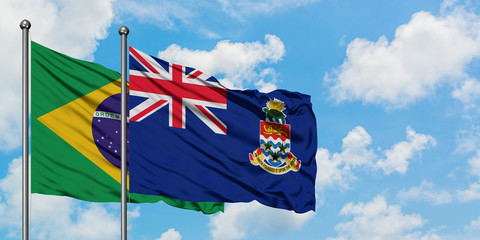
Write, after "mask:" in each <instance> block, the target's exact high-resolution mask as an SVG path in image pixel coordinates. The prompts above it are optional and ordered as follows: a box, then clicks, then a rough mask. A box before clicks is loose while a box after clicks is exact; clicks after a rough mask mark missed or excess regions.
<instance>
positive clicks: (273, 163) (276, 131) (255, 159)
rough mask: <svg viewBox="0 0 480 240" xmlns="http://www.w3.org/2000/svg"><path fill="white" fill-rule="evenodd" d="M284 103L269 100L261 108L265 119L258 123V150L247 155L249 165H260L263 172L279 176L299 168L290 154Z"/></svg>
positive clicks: (297, 162) (299, 163) (296, 161)
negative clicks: (264, 106) (265, 105)
mask: <svg viewBox="0 0 480 240" xmlns="http://www.w3.org/2000/svg"><path fill="white" fill-rule="evenodd" d="M283 110H285V103H284V102H282V101H280V100H278V99H276V98H275V99H274V100H272V99H270V100H269V101H268V102H267V107H266V108H263V111H264V112H265V115H266V118H265V121H260V148H258V149H257V150H255V151H253V153H250V154H249V158H250V163H252V164H253V165H255V166H258V165H260V167H261V168H263V169H264V170H265V171H267V172H269V173H272V174H276V175H281V174H285V173H287V172H289V171H290V170H293V171H295V172H296V171H298V170H299V169H300V166H301V162H300V160H298V159H297V158H296V157H295V156H294V155H293V154H292V153H291V152H290V149H291V142H290V131H291V127H290V125H289V124H286V120H285V118H286V117H287V116H286V115H285V114H284V113H283Z"/></svg>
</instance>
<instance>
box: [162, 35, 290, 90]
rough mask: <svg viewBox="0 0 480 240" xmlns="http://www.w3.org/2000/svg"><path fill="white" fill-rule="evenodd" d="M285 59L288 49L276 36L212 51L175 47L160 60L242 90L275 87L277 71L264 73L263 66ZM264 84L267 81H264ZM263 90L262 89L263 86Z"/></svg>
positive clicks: (225, 43) (220, 44) (222, 43)
mask: <svg viewBox="0 0 480 240" xmlns="http://www.w3.org/2000/svg"><path fill="white" fill-rule="evenodd" d="M284 55H285V46H284V44H283V42H282V40H280V38H278V37H277V36H275V35H265V43H264V44H262V43H260V42H247V43H232V42H230V41H228V40H225V41H220V42H218V43H217V45H216V46H215V48H214V49H212V50H211V51H202V50H191V49H188V48H182V47H180V46H179V45H176V44H172V45H170V46H169V47H168V48H167V49H165V50H164V51H160V52H159V53H158V57H159V58H162V59H165V60H166V61H171V62H175V63H178V64H182V65H185V66H191V67H194V68H196V69H199V70H201V71H203V72H205V73H208V74H210V75H213V76H215V77H217V79H219V77H220V76H223V77H224V79H219V80H220V81H221V82H222V83H225V85H230V86H232V85H233V86H235V87H239V88H242V87H243V86H244V85H249V84H255V83H261V85H268V86H267V88H268V89H267V90H271V89H273V88H276V87H274V82H275V81H276V74H275V71H274V70H273V68H266V69H262V68H261V66H260V65H261V64H264V63H267V64H268V63H276V62H278V61H280V60H281V59H282V57H283V56H284ZM262 80H263V81H262ZM260 87H262V86H260Z"/></svg>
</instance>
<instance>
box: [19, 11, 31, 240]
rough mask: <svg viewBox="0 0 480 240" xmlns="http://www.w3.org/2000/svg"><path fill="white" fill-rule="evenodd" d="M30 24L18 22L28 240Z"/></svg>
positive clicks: (24, 221)
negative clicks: (20, 31)
mask: <svg viewBox="0 0 480 240" xmlns="http://www.w3.org/2000/svg"><path fill="white" fill-rule="evenodd" d="M31 26H32V25H31V24H30V22H29V21H28V20H26V19H25V20H23V21H22V22H20V29H22V141H23V144H22V239H23V240H28V233H29V231H28V225H29V216H30V209H29V206H28V204H29V195H30V186H29V183H30V177H29V174H30V166H29V162H28V112H29V109H28V103H29V94H30V92H29V75H28V73H29V68H30V67H29V58H28V57H29V52H28V46H29V37H28V31H29V29H30V27H31Z"/></svg>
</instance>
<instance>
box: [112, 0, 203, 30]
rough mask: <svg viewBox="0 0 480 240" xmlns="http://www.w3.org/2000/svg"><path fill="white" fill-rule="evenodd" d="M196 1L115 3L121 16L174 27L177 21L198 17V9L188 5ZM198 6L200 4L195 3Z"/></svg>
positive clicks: (149, 0) (186, 20)
mask: <svg viewBox="0 0 480 240" xmlns="http://www.w3.org/2000/svg"><path fill="white" fill-rule="evenodd" d="M192 4H194V3H192V2H188V1H182V2H179V1H168V0H162V1H152V0H143V1H130V0H119V1H117V2H116V3H115V5H114V6H115V13H116V15H118V16H120V17H119V19H118V20H119V21H120V20H121V17H129V16H132V17H134V18H135V19H137V20H138V21H139V22H141V23H152V24H155V25H158V26H160V27H163V28H167V29H170V28H173V27H174V26H175V22H176V21H180V22H182V23H188V22H192V19H194V18H195V17H197V14H196V11H192V8H189V7H187V6H188V5H192ZM195 6H196V7H198V6H199V4H196V3H195Z"/></svg>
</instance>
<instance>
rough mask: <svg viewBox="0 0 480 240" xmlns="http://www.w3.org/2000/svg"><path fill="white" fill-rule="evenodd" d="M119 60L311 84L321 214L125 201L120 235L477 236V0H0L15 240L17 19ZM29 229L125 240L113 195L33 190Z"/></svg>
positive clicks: (4, 123) (52, 235)
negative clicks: (125, 44) (86, 197)
mask: <svg viewBox="0 0 480 240" xmlns="http://www.w3.org/2000/svg"><path fill="white" fill-rule="evenodd" d="M25 18H27V19H29V20H30V21H31V23H32V28H31V38H32V40H34V41H36V42H38V43H40V44H42V45H45V46H47V47H49V48H52V49H55V50H57V51H60V52H63V53H65V54H68V55H70V56H73V57H76V58H80V59H85V60H89V61H94V62H97V63H100V64H102V65H104V66H106V67H108V68H111V69H114V70H117V71H119V70H120V52H119V51H120V38H119V35H118V29H119V27H120V26H122V25H126V26H128V27H129V28H130V34H129V36H128V37H129V44H130V45H131V46H133V47H135V48H137V49H139V50H141V51H143V52H146V53H149V54H151V55H154V56H158V57H160V58H163V59H165V60H168V61H173V62H176V63H179V64H184V65H188V66H193V67H196V68H198V69H200V70H203V71H205V72H207V73H209V74H211V75H214V76H216V77H217V78H218V79H221V81H222V82H223V83H224V84H225V85H227V86H229V87H232V88H243V89H260V90H262V91H271V90H273V89H277V88H278V89H287V90H291V91H298V92H302V93H305V94H309V95H311V96H312V103H313V108H314V112H315V114H316V118H317V126H318V152H317V155H316V160H317V166H318V172H317V180H316V196H317V211H316V212H308V213H305V214H295V213H292V212H289V211H285V210H279V209H273V208H269V207H265V206H263V205H260V204H258V203H256V202H251V203H235V204H226V207H225V213H219V214H214V215H210V216H208V215H202V214H200V213H197V212H193V211H188V210H181V209H176V208H173V207H170V206H168V205H166V204H164V203H156V204H141V205H129V239H140V240H144V239H154V240H180V239H212V240H234V239H254V240H255V239H328V240H341V239H342V240H343V239H360V240H361V239H408V240H416V239H418V240H420V239H422V240H431V239H432V240H433V239H435V240H436V239H480V207H479V206H480V108H479V106H480V80H479V78H480V58H479V57H480V3H478V2H477V1H471V0H465V1H461V0H458V1H457V0H444V1H440V0H425V1H416V0H391V1H382V0H368V1H355V0H260V1H253V0H243V1H237V0H216V1H215V0H211V1H194V0H185V1H174V0H162V1H154V0H143V1H132V0H117V1H114V0H83V1H76V0H64V1H60V0H20V1H19V0H2V1H0V30H1V35H0V36H1V43H2V44H1V46H0V54H1V55H2V56H4V58H2V59H0V71H1V72H2V77H1V78H0V86H1V89H2V94H0V102H1V104H0V133H1V134H0V164H1V170H0V238H1V239H19V238H21V112H20V111H21V42H20V40H21V30H20V28H19V23H20V21H21V20H22V19H25ZM31 206H32V219H31V225H30V226H31V236H32V239H102V240H105V239H119V236H120V206H119V204H113V203H106V204H97V203H88V202H81V201H77V200H75V199H71V198H67V197H55V196H45V195H36V194H35V195H33V197H32V200H31Z"/></svg>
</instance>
